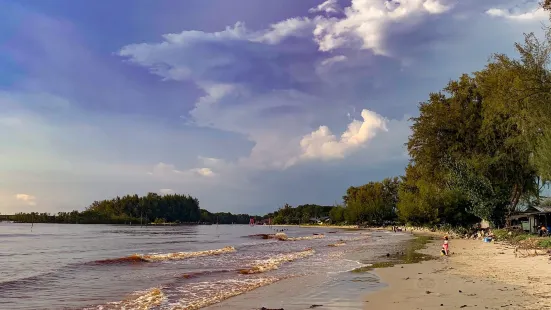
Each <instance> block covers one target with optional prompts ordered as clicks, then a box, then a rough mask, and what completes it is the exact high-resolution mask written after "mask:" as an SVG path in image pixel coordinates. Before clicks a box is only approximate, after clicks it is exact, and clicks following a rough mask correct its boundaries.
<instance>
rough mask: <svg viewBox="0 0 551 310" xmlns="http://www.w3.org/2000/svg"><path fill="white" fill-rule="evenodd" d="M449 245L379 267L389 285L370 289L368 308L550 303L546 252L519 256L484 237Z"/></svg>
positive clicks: (531, 306) (513, 306) (550, 281)
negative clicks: (445, 252) (443, 252)
mask: <svg viewBox="0 0 551 310" xmlns="http://www.w3.org/2000/svg"><path fill="white" fill-rule="evenodd" d="M440 246H441V245H440V241H435V242H434V243H432V244H429V245H428V246H427V248H426V249H424V250H422V251H421V252H423V253H427V254H435V253H439V250H440ZM450 250H451V252H452V255H450V256H449V257H442V256H440V257H438V259H436V260H432V261H425V262H422V263H419V264H410V265H397V266H394V267H392V268H383V269H377V270H375V273H376V274H377V275H378V276H379V277H380V278H381V281H382V282H384V283H386V284H387V285H388V286H387V287H386V288H384V289H382V290H379V291H376V292H373V293H369V294H366V296H365V297H364V299H365V307H364V309H366V310H367V309H385V310H393V309H400V310H403V309H423V310H429V309H551V299H549V297H551V264H550V261H549V258H548V257H547V256H532V257H516V255H515V250H514V248H513V247H511V246H507V245H505V244H499V243H497V244H494V243H484V242H482V241H480V240H461V239H455V240H451V241H450Z"/></svg>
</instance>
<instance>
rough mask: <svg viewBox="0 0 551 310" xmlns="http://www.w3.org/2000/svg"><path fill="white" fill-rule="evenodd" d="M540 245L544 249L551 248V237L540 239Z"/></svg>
mask: <svg viewBox="0 0 551 310" xmlns="http://www.w3.org/2000/svg"><path fill="white" fill-rule="evenodd" d="M538 246H539V247H540V248H544V249H551V238H544V239H541V240H539V241H538Z"/></svg>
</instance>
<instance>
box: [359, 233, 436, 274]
mask: <svg viewBox="0 0 551 310" xmlns="http://www.w3.org/2000/svg"><path fill="white" fill-rule="evenodd" d="M432 240H433V238H432V237H430V236H418V237H416V238H415V239H413V240H411V241H409V242H408V244H407V245H406V248H405V250H404V251H403V252H399V253H396V254H393V255H390V256H388V257H386V256H385V257H384V258H386V259H387V260H384V261H380V262H374V263H371V265H370V266H363V267H359V268H356V269H354V270H352V272H355V273H359V272H368V271H371V270H373V269H376V268H388V267H393V266H395V265H401V264H415V263H419V262H422V261H427V260H431V259H434V258H435V257H434V256H432V255H427V254H422V253H418V252H417V251H419V250H422V249H424V248H425V247H426V245H427V243H429V242H431V241H432Z"/></svg>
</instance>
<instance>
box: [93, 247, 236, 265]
mask: <svg viewBox="0 0 551 310" xmlns="http://www.w3.org/2000/svg"><path fill="white" fill-rule="evenodd" d="M233 252H236V250H235V248H234V247H232V246H227V247H224V248H221V249H216V250H206V251H197V252H175V253H165V254H159V253H152V254H133V255H130V256H126V257H119V258H112V259H104V260H97V261H95V262H94V263H95V264H101V265H105V264H107V265H108V264H127V263H142V262H160V261H168V260H182V259H187V258H193V257H200V256H213V255H221V254H226V253H233Z"/></svg>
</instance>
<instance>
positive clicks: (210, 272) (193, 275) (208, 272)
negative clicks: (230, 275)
mask: <svg viewBox="0 0 551 310" xmlns="http://www.w3.org/2000/svg"><path fill="white" fill-rule="evenodd" d="M227 272H235V270H229V269H223V270H205V271H195V272H188V273H184V274H182V275H180V278H183V279H194V278H198V277H201V276H205V275H213V274H220V273H227Z"/></svg>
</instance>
